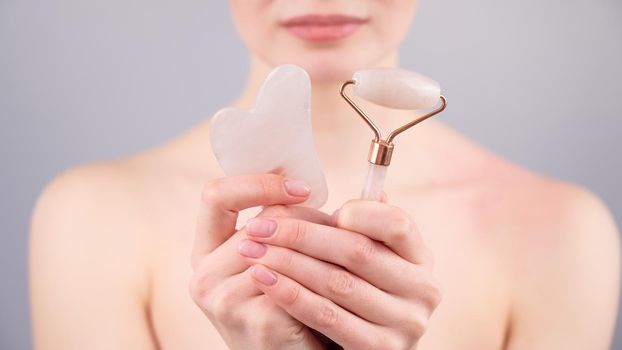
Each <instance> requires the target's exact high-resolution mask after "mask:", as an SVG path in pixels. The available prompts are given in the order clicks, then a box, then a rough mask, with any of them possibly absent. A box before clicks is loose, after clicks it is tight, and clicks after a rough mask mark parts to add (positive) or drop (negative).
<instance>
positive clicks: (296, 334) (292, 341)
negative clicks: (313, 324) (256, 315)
mask: <svg viewBox="0 0 622 350" xmlns="http://www.w3.org/2000/svg"><path fill="white" fill-rule="evenodd" d="M271 330H274V328H272V329H271ZM306 330H307V327H306V326H305V325H304V324H303V323H296V324H294V325H292V326H289V327H287V329H286V330H285V344H287V345H297V344H301V343H302V342H303V341H304V340H305V339H306Z"/></svg>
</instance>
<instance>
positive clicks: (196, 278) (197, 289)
mask: <svg viewBox="0 0 622 350" xmlns="http://www.w3.org/2000/svg"><path fill="white" fill-rule="evenodd" d="M212 285H213V281H212V280H211V279H210V277H209V274H204V273H195V274H194V275H193V276H192V278H191V279H190V283H189V286H188V288H189V291H190V296H191V297H192V300H194V302H195V303H197V304H199V305H200V304H201V303H202V302H203V300H204V299H205V298H206V296H207V295H208V294H209V292H210V291H211V290H212V287H213V286H212Z"/></svg>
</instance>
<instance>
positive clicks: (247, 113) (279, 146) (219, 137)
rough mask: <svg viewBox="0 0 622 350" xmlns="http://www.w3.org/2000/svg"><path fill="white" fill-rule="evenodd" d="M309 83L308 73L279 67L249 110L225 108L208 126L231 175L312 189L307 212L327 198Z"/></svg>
mask: <svg viewBox="0 0 622 350" xmlns="http://www.w3.org/2000/svg"><path fill="white" fill-rule="evenodd" d="M310 100H311V83H310V81H309V76H308V75H307V72H305V71H304V69H302V68H300V67H298V66H295V65H291V64H287V65H283V66H279V67H276V68H275V69H274V70H273V71H272V72H270V74H269V75H268V77H267V78H266V80H265V81H264V83H263V85H262V86H261V89H260V91H259V95H258V96H257V100H256V101H255V105H254V106H253V107H252V108H250V109H242V108H225V109H222V110H220V111H218V112H217V113H216V115H214V116H213V117H212V119H211V120H210V141H211V143H212V150H213V151H214V155H215V156H216V159H218V163H219V164H220V166H221V168H222V169H223V170H224V172H225V174H227V175H242V174H257V173H268V172H277V173H279V174H281V175H284V176H285V177H289V178H293V179H297V180H303V181H305V182H307V183H308V184H309V186H310V187H311V193H310V194H309V198H307V200H306V201H304V202H303V203H301V204H302V205H304V206H308V207H313V208H319V207H321V206H322V205H323V204H324V202H326V198H327V196H328V190H327V187H326V180H325V178H324V173H323V171H322V168H321V165H320V162H319V158H318V157H317V154H316V152H315V147H314V144H313V134H312V130H311V103H310Z"/></svg>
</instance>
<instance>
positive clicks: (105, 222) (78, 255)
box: [29, 160, 153, 349]
mask: <svg viewBox="0 0 622 350" xmlns="http://www.w3.org/2000/svg"><path fill="white" fill-rule="evenodd" d="M132 165H133V164H132V162H131V161H128V160H118V161H109V162H101V163H94V164H88V165H82V166H78V167H74V168H72V169H69V170H66V171H64V172H63V173H61V174H59V175H58V176H57V177H56V178H55V179H54V180H52V181H51V182H50V183H49V184H48V185H47V186H46V188H45V189H44V190H43V192H42V194H41V195H40V197H39V199H38V201H37V204H36V206H35V209H34V212H33V214H32V219H31V228H30V254H29V255H30V257H29V260H30V261H29V267H30V288H31V306H32V307H31V308H32V327H33V339H34V342H35V346H36V348H45V347H46V346H49V345H50V344H55V346H58V347H59V348H66V349H70V348H93V347H95V345H96V344H97V345H102V344H105V345H104V347H110V348H127V347H131V348H151V347H152V346H153V339H152V336H151V334H150V331H149V327H148V321H147V319H146V315H147V313H146V311H145V309H144V307H145V305H146V304H147V302H146V301H147V298H148V292H149V291H148V285H149V274H148V273H147V272H148V264H147V261H148V256H149V252H150V250H149V246H148V245H146V244H145V242H148V240H145V239H144V232H145V230H143V229H141V228H140V226H139V225H138V224H137V222H138V221H139V218H141V217H143V216H144V213H141V210H143V209H142V208H141V206H140V205H138V204H140V203H142V202H143V201H144V199H142V198H141V195H140V193H139V191H140V189H139V188H137V187H136V184H138V183H139V182H140V181H139V180H138V179H137V178H136V176H137V175H136V173H135V171H132V170H130V169H128V168H129V167H131V166H132ZM85 320H89V321H88V322H85ZM112 325H114V326H112ZM94 330H97V332H98V333H97V334H96V333H94ZM69 334H71V336H63V335H69Z"/></svg>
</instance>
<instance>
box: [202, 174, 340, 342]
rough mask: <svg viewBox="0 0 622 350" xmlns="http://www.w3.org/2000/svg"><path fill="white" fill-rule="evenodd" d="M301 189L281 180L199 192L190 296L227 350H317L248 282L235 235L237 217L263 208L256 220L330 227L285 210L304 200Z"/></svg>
mask: <svg viewBox="0 0 622 350" xmlns="http://www.w3.org/2000/svg"><path fill="white" fill-rule="evenodd" d="M308 194H309V188H308V186H307V185H306V184H304V183H302V182H300V181H296V180H288V179H285V178H284V177H282V176H280V175H275V174H261V175H243V176H235V177H225V178H221V179H217V180H214V181H210V182H208V183H207V184H206V185H205V188H204V190H203V195H202V200H201V208H200V211H199V217H198V223H197V231H196V237H195V242H194V247H193V252H192V266H193V269H194V276H193V278H192V281H191V283H190V293H191V295H192V298H193V299H194V301H195V303H196V304H197V305H198V306H199V307H200V308H201V310H203V312H204V313H205V314H206V315H207V317H208V318H209V319H210V321H211V322H212V324H213V325H214V326H215V327H216V329H217V330H218V332H219V333H220V334H221V336H222V337H223V339H224V340H225V342H226V343H227V345H228V346H229V347H230V348H232V349H288V348H295V349H321V348H323V347H324V346H323V344H322V341H321V340H320V337H316V336H315V335H314V333H313V332H312V331H311V330H310V329H309V328H307V327H306V326H305V325H304V324H302V323H301V322H299V321H298V320H296V319H294V318H292V317H291V316H290V315H289V314H288V313H286V312H285V311H284V310H283V309H281V308H280V307H279V306H277V305H276V304H275V303H274V302H272V301H271V300H270V299H269V298H268V297H267V296H265V295H264V294H263V293H262V292H261V291H260V290H259V289H257V287H255V285H254V284H253V282H252V281H251V278H261V276H256V274H258V273H261V270H254V267H248V265H247V264H246V263H245V262H244V261H243V259H241V258H240V256H239V254H238V244H239V242H240V241H241V240H242V239H243V238H244V237H245V236H246V233H245V232H244V228H241V229H240V230H236V228H235V226H236V221H237V218H238V212H239V211H241V210H243V209H246V208H251V207H256V206H264V210H263V211H262V212H261V213H260V214H259V215H258V216H289V217H295V218H298V219H303V220H307V221H311V222H315V223H319V224H324V225H329V224H330V223H331V217H330V216H329V215H328V214H325V213H322V212H320V211H318V210H315V209H311V208H305V207H299V206H286V205H289V204H296V203H300V202H303V201H304V200H305V199H307V197H308Z"/></svg>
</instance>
